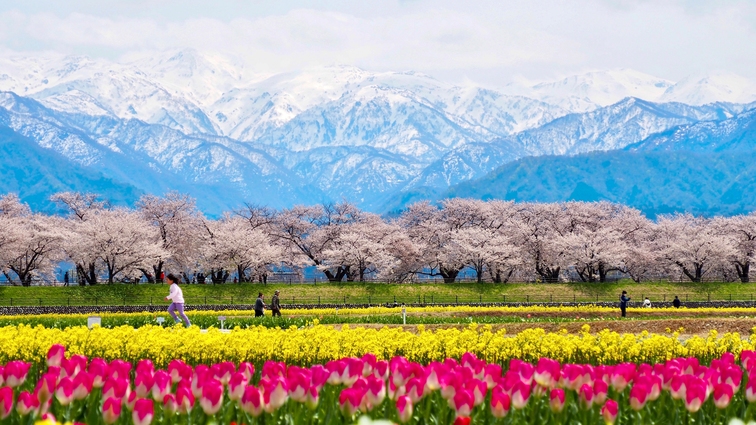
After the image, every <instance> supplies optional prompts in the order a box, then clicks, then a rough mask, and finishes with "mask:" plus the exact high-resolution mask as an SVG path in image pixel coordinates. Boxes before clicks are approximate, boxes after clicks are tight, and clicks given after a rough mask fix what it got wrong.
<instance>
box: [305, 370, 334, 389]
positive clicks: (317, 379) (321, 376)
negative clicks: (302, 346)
mask: <svg viewBox="0 0 756 425" xmlns="http://www.w3.org/2000/svg"><path fill="white" fill-rule="evenodd" d="M310 375H311V376H310V379H311V380H312V386H313V387H315V388H316V389H317V390H318V391H320V390H321V389H322V388H323V386H325V384H326V382H328V378H329V377H330V375H331V373H330V372H329V371H328V370H327V369H326V368H324V367H323V366H322V365H315V366H313V367H311V368H310Z"/></svg>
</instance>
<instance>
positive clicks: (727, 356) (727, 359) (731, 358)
mask: <svg viewBox="0 0 756 425" xmlns="http://www.w3.org/2000/svg"><path fill="white" fill-rule="evenodd" d="M720 359H721V360H722V361H723V362H724V363H726V364H730V365H734V364H735V355H734V354H732V353H730V352H729V351H728V352H726V353H724V354H722V357H720Z"/></svg>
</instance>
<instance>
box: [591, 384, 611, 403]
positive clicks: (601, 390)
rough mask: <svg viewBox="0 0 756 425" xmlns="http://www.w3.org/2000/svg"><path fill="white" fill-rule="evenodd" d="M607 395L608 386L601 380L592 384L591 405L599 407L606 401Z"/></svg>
mask: <svg viewBox="0 0 756 425" xmlns="http://www.w3.org/2000/svg"><path fill="white" fill-rule="evenodd" d="M608 393H609V385H607V384H606V382H604V381H601V380H596V381H594V382H593V404H595V405H597V406H601V405H603V404H604V402H605V401H606V397H607V394H608Z"/></svg>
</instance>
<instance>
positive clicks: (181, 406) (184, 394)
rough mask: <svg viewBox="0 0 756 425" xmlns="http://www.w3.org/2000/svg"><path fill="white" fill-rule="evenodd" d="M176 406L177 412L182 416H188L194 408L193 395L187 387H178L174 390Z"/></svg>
mask: <svg viewBox="0 0 756 425" xmlns="http://www.w3.org/2000/svg"><path fill="white" fill-rule="evenodd" d="M176 404H178V412H179V413H181V414H182V415H188V414H189V413H191V411H192V409H193V408H194V394H192V389H191V388H190V387H189V386H188V385H179V387H178V388H177V389H176Z"/></svg>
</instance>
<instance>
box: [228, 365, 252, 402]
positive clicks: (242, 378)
mask: <svg viewBox="0 0 756 425" xmlns="http://www.w3.org/2000/svg"><path fill="white" fill-rule="evenodd" d="M247 384H249V380H248V379H247V375H245V374H243V373H241V372H237V373H234V374H233V375H231V380H229V381H228V398H229V399H231V400H232V401H239V400H241V398H242V396H243V395H244V389H245V388H246V387H247Z"/></svg>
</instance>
